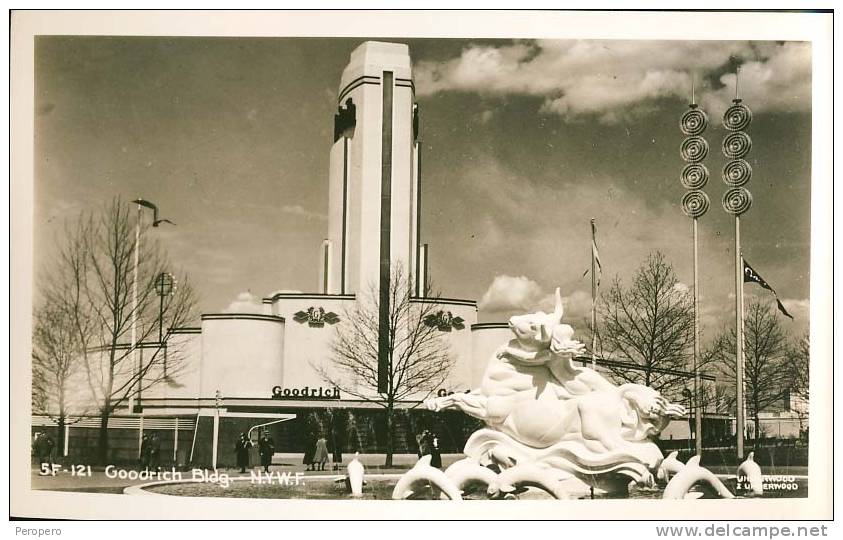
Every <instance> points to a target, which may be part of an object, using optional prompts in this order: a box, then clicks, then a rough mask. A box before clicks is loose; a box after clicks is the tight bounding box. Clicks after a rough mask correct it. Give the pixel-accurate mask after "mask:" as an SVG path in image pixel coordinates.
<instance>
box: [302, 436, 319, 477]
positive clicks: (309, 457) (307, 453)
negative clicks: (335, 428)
mask: <svg viewBox="0 0 843 540" xmlns="http://www.w3.org/2000/svg"><path fill="white" fill-rule="evenodd" d="M315 449H316V440H315V439H314V437H313V436H312V435H310V436H308V437H307V440H306V442H305V443H304V459H302V463H304V464H305V465H307V470H308V471H312V470H314V468H315V467H314V464H313V452H314V451H315Z"/></svg>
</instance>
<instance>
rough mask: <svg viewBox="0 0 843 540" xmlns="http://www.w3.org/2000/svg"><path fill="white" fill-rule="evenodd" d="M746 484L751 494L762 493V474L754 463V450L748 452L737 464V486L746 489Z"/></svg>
mask: <svg viewBox="0 0 843 540" xmlns="http://www.w3.org/2000/svg"><path fill="white" fill-rule="evenodd" d="M747 484H748V487H749V491H751V492H752V494H753V495H763V494H764V476H763V475H762V474H761V467H759V466H758V464H757V463H755V452H750V453H749V455H748V456H746V460H745V461H744V462H743V463H741V464H740V465H738V486H741V487H743V489H746V488H747Z"/></svg>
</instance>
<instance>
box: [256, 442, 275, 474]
mask: <svg viewBox="0 0 843 540" xmlns="http://www.w3.org/2000/svg"><path fill="white" fill-rule="evenodd" d="M258 452H259V453H260V456H261V466H262V467H263V472H266V473H268V472H269V466H270V465H272V455H273V454H274V453H275V444H274V443H273V442H272V438H271V437H270V436H269V434H268V433H264V434H263V435H262V436H261V439H260V441H258Z"/></svg>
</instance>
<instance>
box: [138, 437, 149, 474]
mask: <svg viewBox="0 0 843 540" xmlns="http://www.w3.org/2000/svg"><path fill="white" fill-rule="evenodd" d="M138 461H139V463H140V468H141V470H146V469H149V435H146V434H144V435H143V437H141V445H140V459H139V460H138Z"/></svg>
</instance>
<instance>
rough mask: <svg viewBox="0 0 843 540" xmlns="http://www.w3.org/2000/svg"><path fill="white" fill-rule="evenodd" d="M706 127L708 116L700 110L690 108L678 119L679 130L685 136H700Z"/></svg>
mask: <svg viewBox="0 0 843 540" xmlns="http://www.w3.org/2000/svg"><path fill="white" fill-rule="evenodd" d="M706 127H708V115H706V114H705V112H704V111H703V110H702V109H699V108H696V107H694V108H691V109H688V110H687V111H685V112H684V113H683V114H682V117H681V118H680V119H679V129H680V130H682V133H684V134H685V135H701V134H702V132H703V131H705V128H706Z"/></svg>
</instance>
